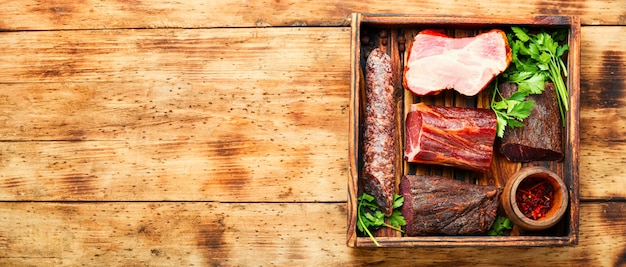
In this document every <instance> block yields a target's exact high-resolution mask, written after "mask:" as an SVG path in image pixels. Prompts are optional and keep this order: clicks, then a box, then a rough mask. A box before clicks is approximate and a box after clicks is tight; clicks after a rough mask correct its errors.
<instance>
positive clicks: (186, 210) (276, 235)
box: [0, 202, 626, 266]
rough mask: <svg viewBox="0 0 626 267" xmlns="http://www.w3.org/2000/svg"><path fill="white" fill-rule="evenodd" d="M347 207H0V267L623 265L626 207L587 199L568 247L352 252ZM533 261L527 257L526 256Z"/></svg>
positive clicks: (30, 204) (302, 205) (216, 204)
mask: <svg viewBox="0 0 626 267" xmlns="http://www.w3.org/2000/svg"><path fill="white" fill-rule="evenodd" d="M345 212H346V211H345V203H306V204H304V203H293V204H286V203H274V204H272V203H246V204H237V203H232V204H227V203H212V202H210V203H194V202H183V203H124V202H121V203H27V202H23V203H6V202H2V203H0V214H1V215H0V225H3V228H2V229H0V265H21V266H24V265H40V266H41V264H43V263H50V264H53V265H66V266H74V265H81V264H85V265H89V266H110V265H117V266H121V265H124V266H137V265H149V266H251V265H254V266H256V265H259V264H261V263H262V264H263V265H280V266H285V265H290V266H296V265H297V266H301V265H307V266H311V265H313V266H318V265H324V266H346V265H369V264H376V265H380V264H383V265H388V264H393V265H394V266H415V265H420V266H422V265H425V266H441V265H448V264H453V265H455V266H494V265H507V266H510V265H517V264H520V263H524V264H527V265H532V266H561V265H575V266H581V265H584V266H622V264H624V261H625V260H626V248H625V247H624V243H625V242H626V230H625V229H626V224H625V223H626V215H625V214H626V203H623V202H609V203H583V204H582V205H581V223H580V243H581V244H584V245H579V246H574V247H554V248H548V247H538V248H480V250H477V249H476V248H458V249H449V248H418V249H376V250H372V249H353V248H348V247H346V246H345ZM530 255H532V256H530Z"/></svg>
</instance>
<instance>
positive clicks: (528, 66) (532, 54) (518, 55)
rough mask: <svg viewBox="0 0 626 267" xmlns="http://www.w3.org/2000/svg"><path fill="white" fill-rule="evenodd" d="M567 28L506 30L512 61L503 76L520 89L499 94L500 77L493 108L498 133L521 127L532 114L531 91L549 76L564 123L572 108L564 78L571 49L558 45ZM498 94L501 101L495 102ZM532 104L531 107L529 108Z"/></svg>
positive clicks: (538, 91) (540, 87) (535, 91)
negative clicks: (567, 52) (504, 94)
mask: <svg viewBox="0 0 626 267" xmlns="http://www.w3.org/2000/svg"><path fill="white" fill-rule="evenodd" d="M566 36H567V32H566V31H564V30H555V31H553V32H550V33H548V32H547V31H545V30H543V29H542V30H541V31H539V32H538V33H530V31H529V30H528V29H527V28H522V27H516V26H513V27H511V32H509V33H507V38H508V41H509V46H510V47H511V63H512V64H511V65H510V66H509V67H508V68H507V69H506V70H505V71H504V73H502V75H501V77H502V80H503V81H505V82H513V83H516V84H517V86H518V91H517V92H516V93H515V94H513V95H512V96H511V97H509V98H508V99H505V98H503V97H502V95H500V92H499V91H498V90H497V82H498V81H497V79H496V80H495V83H496V85H495V88H494V92H493V98H492V104H491V109H492V110H493V111H495V112H496V115H497V119H498V126H497V127H498V128H497V129H498V131H497V133H498V137H503V136H504V129H505V128H506V126H510V127H521V126H523V124H522V123H521V121H523V120H524V119H525V118H526V117H528V116H529V115H530V111H531V110H532V106H533V105H534V104H530V103H529V102H531V101H525V99H526V97H527V96H528V95H530V94H541V93H542V92H543V89H544V87H545V82H546V81H547V80H549V81H551V82H552V83H553V84H554V88H555V90H556V95H557V101H558V103H559V110H560V113H561V121H562V122H563V123H565V112H566V111H567V110H569V105H568V97H569V93H568V92H567V88H566V86H565V82H564V81H563V77H567V75H568V73H567V67H566V66H565V63H564V62H563V59H562V56H563V55H564V54H565V52H566V51H567V50H568V49H569V47H568V45H567V44H563V45H559V43H560V42H563V41H564V40H565V37H566ZM496 96H499V97H500V99H502V100H501V101H498V102H496V103H494V101H495V100H496ZM529 107H530V108H529Z"/></svg>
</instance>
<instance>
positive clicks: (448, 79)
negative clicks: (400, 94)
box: [404, 29, 511, 96]
mask: <svg viewBox="0 0 626 267" xmlns="http://www.w3.org/2000/svg"><path fill="white" fill-rule="evenodd" d="M510 62H511V48H510V47H509V44H508V41H507V38H506V34H505V33H504V32H503V31H501V30H498V29H494V30H491V31H489V32H485V33H482V34H479V35H476V36H474V37H464V38H452V37H450V36H447V35H445V34H444V33H443V32H441V31H435V30H423V31H421V32H420V33H418V34H417V35H416V36H415V39H414V41H413V43H412V44H411V49H410V50H409V56H408V59H407V64H406V66H405V70H404V86H405V88H407V89H408V90H410V91H411V92H413V93H415V94H416V95H420V96H424V95H433V94H438V93H439V92H441V91H442V90H445V89H454V90H456V91H458V92H459V93H461V94H463V95H466V96H473V95H476V94H478V93H479V92H481V91H482V90H483V89H485V87H486V86H487V84H489V82H490V81H491V80H492V79H493V78H494V77H495V76H497V75H498V74H500V73H502V72H503V71H504V70H506V68H507V67H508V66H509V63H510Z"/></svg>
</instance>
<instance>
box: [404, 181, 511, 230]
mask: <svg viewBox="0 0 626 267" xmlns="http://www.w3.org/2000/svg"><path fill="white" fill-rule="evenodd" d="M501 193H502V190H501V189H499V188H497V187H495V186H483V185H476V184H469V183H466V182H462V181H458V180H454V179H452V178H446V177H441V176H423V175H419V176H416V175H406V176H404V177H403V178H402V180H401V181H400V194H401V195H402V196H404V205H403V206H402V210H401V212H402V215H403V216H404V218H405V219H406V222H407V225H406V226H405V232H406V234H407V235H408V236H420V235H438V234H443V235H474V234H480V233H484V232H486V231H487V230H489V228H491V225H492V224H493V222H494V220H495V218H496V212H497V209H498V201H499V197H500V194H501Z"/></svg>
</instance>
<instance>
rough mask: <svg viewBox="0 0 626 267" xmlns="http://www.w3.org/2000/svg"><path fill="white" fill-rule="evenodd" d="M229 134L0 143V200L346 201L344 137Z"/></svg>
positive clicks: (301, 132)
mask: <svg viewBox="0 0 626 267" xmlns="http://www.w3.org/2000/svg"><path fill="white" fill-rule="evenodd" d="M233 127H234V126H233ZM229 130H231V132H230V133H229V132H228V131H229ZM232 132H237V131H235V130H233V129H232V128H230V127H227V129H225V130H219V131H215V133H214V134H215V136H214V137H212V138H210V139H208V140H194V141H170V142H141V141H132V142H126V141H81V142H55V141H51V142H0V200H37V201H40V200H150V201H153V200H154V201H158V200H209V201H237V202H257V201H265V202H277V201H280V202H293V201H345V200H346V193H345V192H346V184H345V178H346V177H347V176H348V173H347V171H348V170H347V164H346V154H347V153H346V146H345V143H346V142H347V136H346V135H347V133H340V134H326V133H322V132H319V131H312V132H311V133H306V131H305V130H288V131H287V130H286V129H285V130H283V131H282V132H281V133H275V136H273V137H272V136H267V137H264V136H254V134H255V133H254V130H252V131H249V132H248V135H243V134H242V135H238V134H232ZM260 134H263V133H262V132H260ZM310 134H311V135H310ZM316 134H320V135H321V134H324V135H323V136H321V137H316V136H315V135H316ZM320 138H321V139H320Z"/></svg>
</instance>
